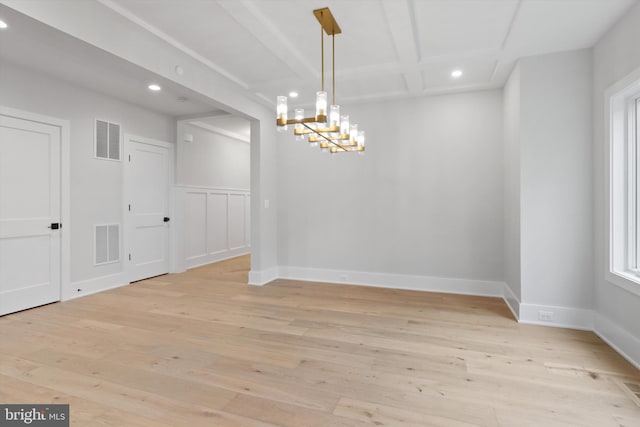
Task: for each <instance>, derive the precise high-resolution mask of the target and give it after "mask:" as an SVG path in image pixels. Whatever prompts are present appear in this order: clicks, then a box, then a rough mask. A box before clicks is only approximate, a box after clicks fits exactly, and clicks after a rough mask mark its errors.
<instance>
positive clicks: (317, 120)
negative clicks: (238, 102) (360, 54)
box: [276, 7, 365, 154]
mask: <svg viewBox="0 0 640 427" xmlns="http://www.w3.org/2000/svg"><path fill="white" fill-rule="evenodd" d="M313 14H314V15H315V17H316V19H317V20H318V22H319V23H320V45H321V52H322V90H321V91H320V92H318V93H317V99H316V115H315V116H311V117H304V113H303V110H302V109H296V110H295V112H296V115H295V118H293V119H289V118H288V111H287V98H286V97H285V96H279V97H278V105H277V107H276V108H277V117H276V125H277V127H278V130H279V131H286V130H287V125H295V128H294V131H293V134H294V135H295V136H296V139H304V137H305V136H308V142H309V143H310V144H312V145H317V146H319V147H320V148H321V149H322V150H323V151H328V152H330V153H334V154H335V153H339V152H361V153H362V152H364V151H365V137H364V131H362V130H358V125H356V124H353V125H351V124H350V122H349V116H340V112H339V111H340V107H339V106H338V105H337V104H336V79H335V74H336V72H335V71H336V69H335V36H336V34H340V33H342V30H341V29H340V26H339V25H338V23H337V22H336V20H335V18H334V17H333V14H332V13H331V10H329V8H328V7H325V8H322V9H316V10H314V11H313ZM324 33H326V34H327V35H328V36H331V45H332V46H331V64H332V73H331V76H332V103H331V105H330V110H331V112H330V113H329V115H327V105H326V92H325V84H324V83H325V74H324V69H325V64H324Z"/></svg>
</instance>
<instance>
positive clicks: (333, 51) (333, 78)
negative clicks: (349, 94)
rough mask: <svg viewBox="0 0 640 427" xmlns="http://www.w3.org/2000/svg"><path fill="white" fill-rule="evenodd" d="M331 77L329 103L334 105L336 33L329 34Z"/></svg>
mask: <svg viewBox="0 0 640 427" xmlns="http://www.w3.org/2000/svg"><path fill="white" fill-rule="evenodd" d="M331 67H332V70H331V79H332V80H333V89H332V91H331V104H333V105H336V35H335V34H331Z"/></svg>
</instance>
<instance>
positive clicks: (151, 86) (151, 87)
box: [149, 83, 162, 92]
mask: <svg viewBox="0 0 640 427" xmlns="http://www.w3.org/2000/svg"><path fill="white" fill-rule="evenodd" d="M161 89H162V88H161V87H160V86H159V85H157V84H155V83H152V84H150V85H149V90H152V91H154V92H157V91H159V90H161Z"/></svg>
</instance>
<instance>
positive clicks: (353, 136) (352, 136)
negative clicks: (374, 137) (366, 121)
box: [349, 123, 358, 144]
mask: <svg viewBox="0 0 640 427" xmlns="http://www.w3.org/2000/svg"><path fill="white" fill-rule="evenodd" d="M349 141H351V143H352V144H357V143H358V125H357V124H355V123H354V124H352V125H351V129H349Z"/></svg>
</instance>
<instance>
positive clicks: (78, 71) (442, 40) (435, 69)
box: [0, 0, 639, 116]
mask: <svg viewBox="0 0 640 427" xmlns="http://www.w3.org/2000/svg"><path fill="white" fill-rule="evenodd" d="M21 1H22V0H21ZM21 1H17V0H12V1H4V0H0V3H6V4H8V5H9V6H8V7H7V6H4V5H2V4H0V15H2V16H0V17H4V18H9V19H10V20H11V21H12V22H11V27H10V29H9V31H8V32H4V33H2V34H0V60H3V61H11V62H16V63H21V64H23V65H27V66H29V67H31V68H35V69H40V70H41V71H44V72H48V73H52V74H56V75H58V76H59V77H62V78H64V79H67V80H69V81H73V82H74V83H77V84H81V85H84V86H90V87H92V86H93V88H95V89H96V90H99V91H103V92H105V93H109V94H111V95H113V96H116V97H120V98H123V99H125V100H128V101H129V102H133V103H137V104H141V105H143V106H145V107H147V108H151V109H154V110H158V111H161V112H164V113H167V114H171V115H174V116H188V115H194V114H195V115H198V114H200V115H202V114H205V113H211V114H220V111H219V109H218V107H219V106H217V105H216V103H215V102H214V100H211V99H208V98H206V97H203V96H201V95H199V94H197V93H195V92H192V91H189V90H188V89H186V88H184V87H182V86H180V85H179V84H177V83H175V82H173V81H171V80H168V79H161V80H160V81H159V83H161V84H162V85H163V87H164V88H166V90H163V92H162V93H159V94H153V95H152V94H149V93H148V91H147V90H146V85H147V83H148V82H149V81H150V80H152V79H153V78H154V77H153V76H150V75H149V72H148V71H147V70H144V69H142V68H140V67H137V66H136V65H135V64H133V63H130V62H126V61H124V60H122V59H121V58H117V57H115V56H113V55H111V54H108V53H107V52H105V51H102V50H100V49H97V48H95V47H93V46H92V45H89V44H88V43H85V42H83V41H82V40H79V39H76V38H74V37H71V36H70V35H67V34H65V33H62V32H60V31H58V30H55V29H53V28H51V27H48V26H46V25H44V24H42V23H41V22H38V21H36V20H34V19H31V18H29V17H27V16H25V15H21V14H20V13H18V12H17V11H15V10H12V9H10V7H11V6H12V5H16V4H17V5H23V4H25V3H26V0H24V1H25V3H21ZM29 1H30V2H41V3H42V4H47V5H50V4H51V3H50V2H54V1H58V2H60V3H61V4H64V5H65V6H66V9H67V10H69V11H70V13H73V11H74V10H76V6H74V3H73V2H76V3H75V4H76V5H78V6H77V7H80V6H81V5H86V4H93V5H94V6H98V7H96V8H94V9H92V10H99V11H101V12H96V13H95V14H94V15H95V16H93V15H89V16H90V19H95V20H100V19H104V16H103V15H104V12H105V11H109V13H110V14H111V15H115V16H120V17H121V18H125V22H127V20H128V21H129V22H130V23H131V24H132V25H134V26H136V28H139V29H141V30H143V31H148V32H150V33H152V34H154V35H155V36H156V37H159V38H160V39H162V40H164V41H165V42H166V43H168V44H169V45H171V49H174V48H177V49H180V50H181V51H182V52H183V53H185V54H187V55H190V56H191V57H193V58H194V59H196V60H197V61H199V62H201V63H202V64H204V66H205V67H208V68H209V69H210V70H211V71H212V72H216V73H219V74H221V75H223V76H224V77H225V78H226V79H228V80H229V82H232V84H233V85H235V86H236V87H237V88H239V89H241V90H244V91H245V93H246V94H247V95H248V96H249V97H251V98H254V99H255V100H257V101H259V102H261V103H264V104H265V105H268V106H270V107H271V106H273V105H274V103H275V97H276V95H286V94H288V93H289V92H290V91H297V92H299V93H300V98H299V99H298V100H296V101H292V102H291V105H311V104H312V103H313V99H314V96H315V92H316V91H317V90H319V88H320V76H321V71H320V70H321V66H320V27H319V25H318V23H317V21H316V19H315V17H314V15H313V13H312V11H313V10H314V9H317V8H321V7H325V6H328V7H330V8H331V11H332V12H333V15H334V16H335V18H336V20H337V22H338V23H339V25H340V26H341V28H342V34H340V35H338V36H336V40H335V43H336V52H335V56H336V74H337V76H336V92H337V93H336V98H337V99H336V100H337V102H338V103H340V104H347V103H352V102H362V101H366V100H383V99H390V98H403V97H413V96H421V95H431V94H440V93H451V92H459V91H466V90H479V89H489V88H499V87H502V86H503V85H504V83H505V81H506V79H507V78H508V76H509V73H510V72H511V70H512V68H513V66H514V64H515V62H516V61H517V59H518V58H521V57H526V56H530V55H538V54H545V53H552V52H559V51H566V50H572V49H580V48H588V47H591V46H593V45H594V44H595V43H596V42H597V41H598V40H599V39H600V38H601V37H602V36H603V35H604V34H605V33H606V31H607V30H608V29H609V28H611V27H612V26H613V25H614V24H615V23H616V22H617V21H618V20H619V19H620V18H621V17H622V16H623V15H624V14H625V12H626V11H628V10H629V9H630V8H631V7H633V6H634V5H635V4H636V3H638V1H639V0H29ZM19 9H20V8H19ZM83 16H85V18H84V19H85V20H86V19H87V18H86V16H87V15H83ZM86 25H88V26H90V25H91V22H86ZM327 41H329V40H328V39H327ZM130 48H131V49H132V50H133V51H135V52H138V53H139V54H140V55H144V50H143V49H144V46H142V45H140V44H137V43H136V40H131V45H130ZM329 48H330V43H327V50H326V59H327V67H326V69H327V72H329V70H330V65H331V64H330V58H331V51H330V49H329ZM454 69H459V70H462V72H463V74H462V76H461V77H460V78H458V79H455V78H453V77H452V76H451V72H452V70H454ZM186 72H187V73H188V72H189V70H186ZM327 79H328V81H327V88H329V87H330V84H331V79H330V76H329V75H328V76H327Z"/></svg>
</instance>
